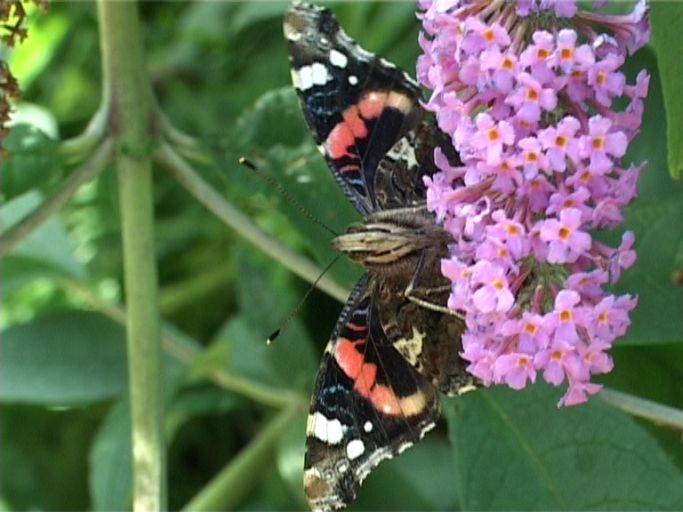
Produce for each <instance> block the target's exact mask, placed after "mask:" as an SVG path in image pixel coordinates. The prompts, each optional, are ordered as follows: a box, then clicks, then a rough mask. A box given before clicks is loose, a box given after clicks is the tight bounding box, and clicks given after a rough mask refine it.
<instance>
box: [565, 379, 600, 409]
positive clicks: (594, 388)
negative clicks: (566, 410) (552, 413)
mask: <svg viewBox="0 0 683 512" xmlns="http://www.w3.org/2000/svg"><path fill="white" fill-rule="evenodd" d="M601 389H602V386H601V385H599V384H593V383H591V382H571V383H570V384H569V389H568V390H567V392H566V393H565V394H564V396H563V397H562V398H561V399H560V401H559V402H558V403H557V406H558V407H560V406H563V405H565V406H567V405H578V404H583V403H585V402H587V401H588V395H594V394H596V393H597V392H598V391H600V390H601Z"/></svg>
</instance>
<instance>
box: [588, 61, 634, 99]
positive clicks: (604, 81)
mask: <svg viewBox="0 0 683 512" xmlns="http://www.w3.org/2000/svg"><path fill="white" fill-rule="evenodd" d="M623 62H624V59H623V57H621V56H620V55H616V54H614V53H610V54H608V55H607V56H606V57H605V58H604V59H602V60H601V61H600V62H597V63H596V64H594V65H593V66H591V67H590V68H589V69H588V75H587V83H588V85H589V86H591V87H592V88H593V90H594V92H595V99H596V100H597V101H598V102H599V103H601V104H602V105H605V106H609V105H611V103H612V99H614V98H616V97H618V96H621V95H622V94H623V92H624V86H625V84H626V77H625V76H624V74H623V73H621V72H618V71H616V69H618V68H619V67H620V66H621V65H622V64H623Z"/></svg>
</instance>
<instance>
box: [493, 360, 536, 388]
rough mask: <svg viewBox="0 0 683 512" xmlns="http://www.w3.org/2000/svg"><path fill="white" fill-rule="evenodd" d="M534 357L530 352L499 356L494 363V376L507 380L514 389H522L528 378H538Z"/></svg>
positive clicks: (532, 379) (500, 380) (533, 379)
mask: <svg viewBox="0 0 683 512" xmlns="http://www.w3.org/2000/svg"><path fill="white" fill-rule="evenodd" d="M533 363H534V359H533V357H532V356H531V355H529V354H522V353H513V354H504V355H501V356H498V358H496V360H495V361H494V363H493V378H494V380H496V381H498V382H505V383H506V384H507V385H508V386H510V387H511V388H512V389H522V388H523V387H524V386H526V382H527V379H528V380H530V381H531V382H534V381H535V380H536V368H534V364H533Z"/></svg>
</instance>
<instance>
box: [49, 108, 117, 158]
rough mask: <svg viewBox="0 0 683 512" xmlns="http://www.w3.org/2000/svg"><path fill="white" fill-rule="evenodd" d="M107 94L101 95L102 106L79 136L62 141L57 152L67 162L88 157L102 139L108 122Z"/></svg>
mask: <svg viewBox="0 0 683 512" xmlns="http://www.w3.org/2000/svg"><path fill="white" fill-rule="evenodd" d="M109 100H110V97H109V95H108V94H103V95H102V104H101V105H100V108H99V109H98V110H97V112H95V115H94V116H93V117H92V119H90V122H89V123H88V126H87V127H86V129H85V130H84V131H83V133H81V134H80V135H77V136H76V137H73V138H71V139H67V140H65V141H63V142H62V143H61V144H60V146H59V152H60V154H61V155H62V156H63V157H64V159H65V160H66V161H67V162H78V161H80V160H81V159H82V158H83V156H84V155H89V154H90V153H91V152H92V151H93V149H94V148H95V146H97V145H98V144H99V142H100V141H101V140H102V138H103V137H104V135H105V133H106V131H107V122H108V120H109V107H110V105H109Z"/></svg>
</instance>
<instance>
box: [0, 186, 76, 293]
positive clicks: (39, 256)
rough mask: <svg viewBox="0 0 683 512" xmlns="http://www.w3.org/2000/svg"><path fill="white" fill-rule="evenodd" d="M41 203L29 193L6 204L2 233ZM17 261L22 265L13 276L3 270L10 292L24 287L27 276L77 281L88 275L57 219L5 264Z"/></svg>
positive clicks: (0, 272)
mask: <svg viewBox="0 0 683 512" xmlns="http://www.w3.org/2000/svg"><path fill="white" fill-rule="evenodd" d="M41 201H42V198H41V196H40V194H39V193H38V192H28V193H26V194H24V195H22V196H19V197H16V198H14V199H12V200H11V201H9V202H7V203H6V204H4V205H3V206H2V208H0V217H1V218H2V220H3V227H4V229H3V232H4V231H6V230H7V229H9V228H10V227H12V226H13V225H14V224H16V223H17V222H19V221H20V220H21V219H22V218H24V216H26V215H27V214H29V213H30V212H31V211H33V210H34V209H35V208H36V207H37V206H38V205H40V203H41ZM15 258H16V259H18V260H21V261H20V262H17V263H15V264H13V265H12V270H13V272H8V269H7V268H5V265H2V267H0V276H2V279H3V284H4V285H5V286H8V287H9V288H10V289H11V288H13V287H15V286H16V285H18V284H21V283H23V282H24V281H25V279H26V277H25V275H26V274H28V275H29V276H30V277H31V278H33V277H38V276H39V275H41V274H42V275H43V276H53V275H67V276H71V277H75V278H77V279H83V278H85V277H86V275H87V271H86V268H85V266H84V265H83V264H82V263H81V262H80V261H79V260H78V259H77V258H76V257H75V256H74V254H73V249H72V246H71V242H70V240H69V238H68V235H67V232H66V229H64V226H63V225H62V223H61V222H60V221H59V220H58V219H57V218H52V219H49V220H48V221H47V222H45V223H44V224H42V225H41V226H40V227H39V228H37V229H36V230H35V231H33V233H31V234H30V235H29V236H28V237H26V238H25V239H24V240H22V241H21V242H20V243H19V245H17V247H16V248H15V249H14V250H13V251H12V252H11V254H10V255H9V256H8V257H7V258H6V260H10V259H15ZM17 270H21V272H16V271H17ZM22 276H24V277H22ZM15 280H16V283H15V282H14V281H15Z"/></svg>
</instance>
